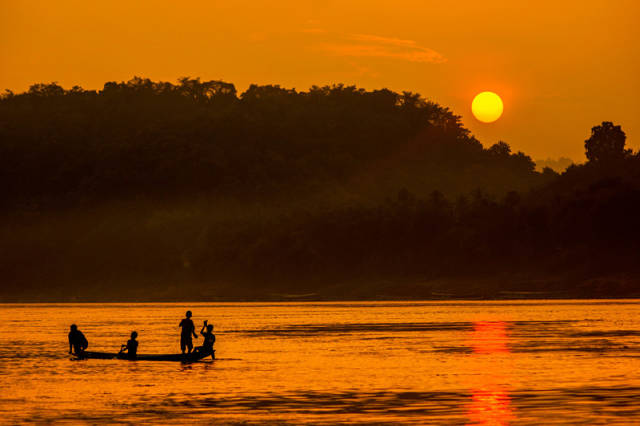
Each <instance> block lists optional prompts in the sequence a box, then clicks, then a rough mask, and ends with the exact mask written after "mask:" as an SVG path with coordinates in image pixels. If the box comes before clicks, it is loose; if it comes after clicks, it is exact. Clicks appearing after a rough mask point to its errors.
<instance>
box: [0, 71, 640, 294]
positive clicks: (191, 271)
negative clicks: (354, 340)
mask: <svg viewBox="0 0 640 426" xmlns="http://www.w3.org/2000/svg"><path fill="white" fill-rule="evenodd" d="M576 143H581V142H580V141H577V142H576ZM584 143H585V152H586V157H587V162H586V163H584V164H581V165H572V166H570V167H569V168H568V169H567V170H566V171H565V172H563V173H562V174H558V173H556V172H554V171H553V170H551V169H550V168H545V169H544V170H543V171H542V172H537V171H535V164H534V162H533V161H532V160H531V158H530V157H528V156H527V155H526V154H524V153H522V152H517V153H514V152H512V151H511V148H510V147H509V145H508V144H506V143H504V142H500V143H497V144H495V145H492V146H490V147H484V146H483V145H482V144H481V143H480V141H478V140H477V139H476V138H475V137H474V136H473V135H471V133H470V132H469V131H468V130H467V129H465V128H464V126H463V125H462V123H461V122H460V118H459V117H458V116H456V115H455V114H454V113H453V112H451V111H450V110H448V109H447V108H445V107H442V106H440V105H438V104H436V103H434V102H431V101H427V100H425V99H424V98H422V97H421V96H420V95H417V94H414V93H410V92H403V93H395V92H392V91H389V90H375V91H366V90H363V89H358V88H356V87H351V86H342V85H337V86H330V87H312V88H311V89H309V90H308V91H300V92H299V91H296V90H292V89H284V88H281V87H279V86H256V85H252V86H251V87H249V88H248V89H247V90H246V91H245V92H244V93H242V94H238V93H237V92H236V89H235V87H234V86H233V85H232V84H230V83H225V82H220V81H200V80H199V79H188V78H184V79H181V80H180V81H179V82H178V84H171V83H165V82H153V81H150V80H147V79H140V78H135V79H133V80H131V81H129V82H122V83H115V82H110V83H107V84H105V85H104V88H103V89H102V90H100V91H93V90H84V89H82V88H79V87H74V88H72V89H70V90H65V89H63V88H62V87H60V86H58V85H56V84H38V85H34V86H32V87H31V88H30V89H29V90H28V91H27V92H25V93H19V94H14V93H11V92H7V93H6V94H5V95H3V96H2V98H1V99H0V179H1V181H2V182H3V184H2V185H0V208H1V210H0V211H1V213H0V214H1V217H2V220H1V222H0V241H1V242H2V243H1V244H0V277H2V284H0V300H5V301H9V300H56V301H70V300H96V301H98V300H102V301H104V300H265V299H290V298H300V297H302V298H304V297H307V298H313V299H321V300H324V299H381V298H391V299H397V298H403V299H404V298H460V297H461V298H504V297H614V296H615V297H632V296H640V280H639V278H640V267H639V264H638V262H637V260H638V253H639V251H638V249H639V248H640V247H639V243H638V241H640V238H639V237H640V235H639V234H640V231H638V229H637V227H635V226H634V223H635V220H636V218H637V217H639V213H640V167H639V166H640V156H639V155H638V153H633V152H631V151H630V150H629V149H627V148H626V144H625V143H626V136H625V134H624V132H623V131H622V129H621V128H620V127H619V126H616V125H614V124H613V123H610V122H603V123H602V124H601V125H599V126H595V127H594V128H593V130H592V135H591V137H590V138H589V139H588V140H587V141H586V142H584Z"/></svg>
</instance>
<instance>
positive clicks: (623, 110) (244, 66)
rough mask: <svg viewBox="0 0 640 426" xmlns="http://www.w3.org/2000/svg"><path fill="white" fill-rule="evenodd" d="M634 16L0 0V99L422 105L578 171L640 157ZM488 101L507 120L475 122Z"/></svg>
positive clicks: (607, 5)
mask: <svg viewBox="0 0 640 426" xmlns="http://www.w3.org/2000/svg"><path fill="white" fill-rule="evenodd" d="M639 21H640V1H635V0H628V1H626V0H608V1H599V0H598V1H594V0H581V1H569V0H554V1H547V0H543V1H514V0H505V1H489V0H486V1H480V0H471V1H466V0H458V1H456V2H444V1H442V0H439V1H429V0H414V1H404V0H396V1H392V2H390V1H377V0H363V1H361V0H352V1H350V0H335V1H334V0H314V1H304V0H286V1H277V0H272V1H262V0H250V1H245V0H234V1H224V2H223V1H213V0H199V1H189V2H177V1H173V0H172V1H160V0H156V1H134V0H128V1H120V0H110V1H92V2H91V1H89V2H88V1H86V0H84V1H75V0H74V1H68V0H59V1H50V0H42V1H36V0H29V1H26V0H25V1H17V0H0V89H5V88H7V89H11V90H14V91H21V90H25V89H26V88H28V86H29V85H30V84H32V83H35V82H50V81H57V82H58V83H59V84H61V85H63V86H65V87H70V86H72V85H75V84H78V85H81V86H83V87H85V88H101V87H102V85H103V83H104V82H105V81H113V80H117V81H121V80H128V79H129V78H131V77H132V76H134V75H139V76H143V77H149V78H152V79H155V80H158V79H161V80H168V81H175V80H176V79H177V78H178V77H181V76H191V77H198V76H199V77H201V78H203V79H222V80H225V81H229V82H232V83H234V84H236V86H237V87H238V89H239V90H244V89H245V88H246V87H247V85H248V84H250V83H258V84H268V83H273V84H280V85H282V86H285V87H295V88H296V89H299V90H304V89H307V88H308V87H309V86H310V85H312V84H317V85H324V84H332V83H339V82H343V83H347V84H356V85H358V86H360V87H364V88H367V89H375V88H382V87H387V88H390V89H393V90H398V91H401V90H410V91H414V92H419V93H421V94H423V95H424V96H426V97H427V98H429V99H432V100H434V101H436V102H439V103H441V104H444V105H446V106H449V107H450V108H452V109H453V110H454V111H455V112H456V113H457V114H460V115H462V116H463V121H464V123H465V125H466V126H467V127H469V128H470V129H471V130H472V131H473V133H474V134H475V135H476V136H477V137H478V138H479V139H480V140H481V141H482V142H483V143H484V144H485V145H488V144H491V143H494V142H496V141H497V140H499V139H501V140H505V141H506V142H508V143H510V144H511V145H512V147H513V148H514V149H515V150H523V151H525V152H526V153H528V154H530V155H531V156H532V157H534V158H536V159H537V158H546V157H547V156H551V157H558V156H569V157H571V158H573V159H575V160H580V161H581V160H582V159H583V158H584V154H583V152H584V147H583V142H584V140H585V139H586V138H587V137H588V135H589V133H590V128H591V127H592V126H593V125H595V124H599V123H600V122H601V121H603V120H609V121H614V122H616V123H617V124H621V125H622V127H623V129H624V130H625V131H626V133H627V136H628V143H629V145H630V146H631V147H633V148H634V149H638V148H640V141H638V139H639V137H638V134H640V106H639V102H638V100H637V98H638V97H639V96H640V47H639V46H640V30H639V25H638V22H639ZM484 90H491V91H495V92H497V93H498V94H500V95H501V96H502V98H503V100H504V103H505V112H504V115H503V117H502V118H501V119H500V120H498V121H497V122H496V123H492V124H483V123H480V122H478V121H476V120H475V119H474V118H473V117H472V116H471V110H470V104H471V100H472V99H473V96H474V95H475V94H476V93H478V92H481V91H484Z"/></svg>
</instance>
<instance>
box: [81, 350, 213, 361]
mask: <svg viewBox="0 0 640 426" xmlns="http://www.w3.org/2000/svg"><path fill="white" fill-rule="evenodd" d="M215 353H216V351H213V358H215ZM208 356H212V354H210V353H203V352H191V353H190V354H139V355H137V356H136V357H135V358H134V357H130V356H129V355H128V354H127V353H109V352H89V351H87V352H83V353H82V354H76V358H78V359H122V360H128V361H178V362H182V363H189V362H196V361H200V360H201V359H203V358H206V357H208Z"/></svg>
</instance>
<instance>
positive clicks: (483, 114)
mask: <svg viewBox="0 0 640 426" xmlns="http://www.w3.org/2000/svg"><path fill="white" fill-rule="evenodd" d="M503 110H504V105H503V104H502V99H500V96H498V95H496V94H495V93H493V92H482V93H479V94H477V95H476V97H475V98H473V102H471V112H473V115H474V117H475V118H477V119H478V120H480V121H482V122H483V123H491V122H493V121H496V120H497V119H498V118H500V116H501V115H502V111H503Z"/></svg>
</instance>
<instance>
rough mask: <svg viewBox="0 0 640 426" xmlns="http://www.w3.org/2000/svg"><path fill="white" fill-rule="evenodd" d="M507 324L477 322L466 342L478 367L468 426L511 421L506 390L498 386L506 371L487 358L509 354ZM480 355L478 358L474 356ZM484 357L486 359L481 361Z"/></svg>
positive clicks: (512, 415) (491, 358)
mask: <svg viewBox="0 0 640 426" xmlns="http://www.w3.org/2000/svg"><path fill="white" fill-rule="evenodd" d="M508 338H509V337H508V334H507V325H506V323H505V322H504V321H478V322H474V323H473V331H472V336H471V341H470V346H471V349H472V351H473V352H472V356H474V358H475V360H476V361H480V360H486V362H480V364H479V365H478V367H479V372H480V373H481V374H480V375H479V377H478V381H479V382H480V383H477V384H475V385H474V386H473V389H472V392H471V402H470V404H469V407H468V412H467V416H468V418H469V423H470V424H481V425H507V424H509V423H510V422H511V421H513V420H515V414H514V412H513V409H512V407H511V397H510V396H509V392H508V390H507V388H506V387H505V386H504V385H502V384H501V383H504V382H505V381H506V380H505V379H506V377H505V375H506V373H507V372H506V371H504V368H503V367H502V364H500V363H499V362H495V360H494V359H493V357H492V356H491V355H497V356H504V355H506V354H509V353H510V351H509V345H508ZM479 355H483V357H482V358H477V356H479ZM484 355H486V356H487V357H486V358H485V357H484Z"/></svg>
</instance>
